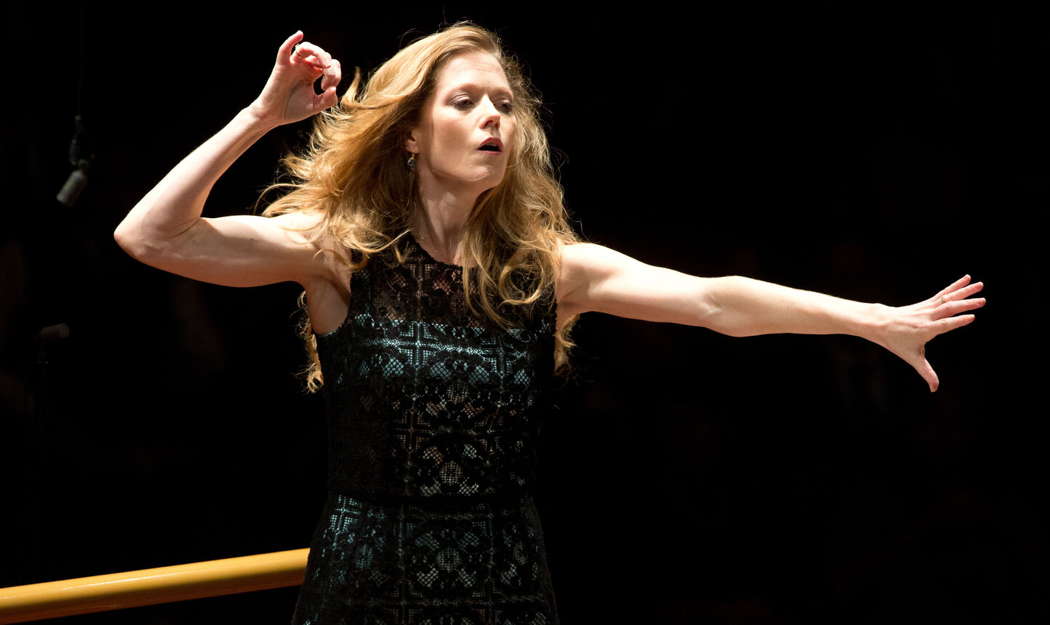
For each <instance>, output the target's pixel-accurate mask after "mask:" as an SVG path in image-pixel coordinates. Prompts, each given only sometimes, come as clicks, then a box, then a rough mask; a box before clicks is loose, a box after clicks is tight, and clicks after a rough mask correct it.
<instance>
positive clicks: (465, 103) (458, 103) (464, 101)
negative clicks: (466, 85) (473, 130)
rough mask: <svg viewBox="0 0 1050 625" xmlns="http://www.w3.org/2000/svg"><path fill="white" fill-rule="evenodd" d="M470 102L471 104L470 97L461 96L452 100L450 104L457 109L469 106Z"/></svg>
mask: <svg viewBox="0 0 1050 625" xmlns="http://www.w3.org/2000/svg"><path fill="white" fill-rule="evenodd" d="M470 104H471V100H470V98H461V99H459V100H455V101H454V102H452V106H454V107H456V108H458V109H461V108H465V107H466V106H469V105H470Z"/></svg>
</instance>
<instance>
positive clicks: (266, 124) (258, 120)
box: [238, 101, 280, 134]
mask: <svg viewBox="0 0 1050 625" xmlns="http://www.w3.org/2000/svg"><path fill="white" fill-rule="evenodd" d="M238 117H241V118H242V120H243V121H244V122H246V123H247V124H248V125H249V126H250V127H252V128H253V129H255V130H257V131H259V132H260V133H262V134H265V133H267V132H269V131H271V130H273V129H274V128H276V127H277V126H280V123H278V121H277V120H276V119H274V118H273V116H271V115H267V114H265V113H263V112H262V109H261V108H260V106H259V103H258V101H254V102H252V103H251V104H249V105H248V106H246V107H244V108H243V109H241V110H240V112H239V113H238Z"/></svg>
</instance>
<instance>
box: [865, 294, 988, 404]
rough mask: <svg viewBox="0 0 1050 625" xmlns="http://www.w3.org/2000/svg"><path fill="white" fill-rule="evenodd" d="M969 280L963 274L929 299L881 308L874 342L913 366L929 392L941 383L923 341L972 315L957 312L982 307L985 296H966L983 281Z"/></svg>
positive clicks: (968, 319) (963, 321)
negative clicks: (974, 297)
mask: <svg viewBox="0 0 1050 625" xmlns="http://www.w3.org/2000/svg"><path fill="white" fill-rule="evenodd" d="M969 283H970V276H969V275H965V276H963V277H962V278H960V279H959V280H956V281H955V283H953V284H951V285H950V286H948V287H947V288H945V289H944V290H942V291H941V292H940V293H938V294H936V295H934V296H933V297H931V298H930V299H928V300H925V301H922V302H919V303H918V304H912V305H910V306H900V307H892V306H891V307H883V313H884V315H885V317H884V318H883V319H882V323H880V324H879V329H878V330H877V334H876V337H875V342H876V343H878V344H879V345H882V346H883V347H885V348H886V349H888V350H890V351H891V352H893V353H894V354H897V355H898V356H900V357H901V358H902V359H904V361H905V362H906V363H908V364H909V365H911V366H912V367H914V368H915V370H916V371H918V372H919V375H921V376H922V378H923V379H924V380H926V383H927V384H929V385H930V392H931V393H932V392H935V391H936V390H937V387H938V386H939V385H940V381H939V380H938V379H937V373H936V372H934V370H933V367H931V366H930V362H929V361H928V360H926V343H927V342H929V341H930V340H931V339H932V338H933V337H935V336H937V335H938V334H943V333H945V332H948V331H950V330H954V329H956V328H959V327H962V326H964V325H967V324H969V323H972V322H973V320H974V318H975V317H974V315H972V314H970V315H960V314H959V313H961V312H963V311H966V310H974V309H977V308H980V307H981V306H984V304H985V298H983V297H979V298H976V299H967V298H969V297H970V296H971V295H973V294H975V293H977V292H978V291H980V290H981V289H982V288H984V283H983V282H975V283H973V284H969Z"/></svg>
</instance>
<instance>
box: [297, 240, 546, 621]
mask: <svg viewBox="0 0 1050 625" xmlns="http://www.w3.org/2000/svg"><path fill="white" fill-rule="evenodd" d="M399 244H400V245H403V249H404V251H405V253H406V255H407V257H406V259H405V262H404V263H402V264H398V263H397V262H396V259H395V256H394V253H393V250H392V249H388V250H386V251H385V252H383V253H381V254H377V255H375V256H373V257H372V258H371V259H370V260H369V263H368V265H367V266H366V267H365V268H363V269H361V270H359V271H357V272H354V274H353V277H352V278H351V285H350V286H351V288H350V307H349V311H348V313H347V317H346V320H345V321H344V322H343V324H342V325H341V326H340V327H339V328H337V329H336V330H333V331H332V332H329V333H326V334H321V335H317V349H318V356H319V357H320V360H321V368H322V372H323V373H324V376H325V386H324V391H323V392H324V394H325V400H326V403H327V413H328V435H329V440H328V490H329V497H328V501H327V503H326V506H325V509H324V512H323V513H322V518H321V521H320V523H319V524H318V527H317V531H316V532H315V534H314V537H313V540H312V543H311V551H310V558H309V561H308V564H307V571H306V580H305V581H304V584H303V587H302V590H301V592H300V595H299V601H298V604H297V606H296V611H295V615H294V617H293V621H292V622H293V623H295V624H300V623H301V624H306V623H310V624H320V623H371V624H377V625H378V624H408V623H413V624H431V625H438V624H441V625H451V624H455V625H473V624H478V625H488V624H497V623H498V624H500V625H517V624H526V623H527V624H529V625H548V624H552V623H557V622H558V616H557V608H556V605H555V597H554V592H553V588H552V585H551V579H550V572H549V569H548V566H547V559H546V549H545V546H544V540H543V531H542V527H541V523H540V519H539V516H538V514H537V511H536V507H535V503H534V501H533V498H532V492H533V491H532V489H533V487H534V483H535V475H536V462H537V441H538V437H539V434H540V429H541V426H542V422H543V419H544V418H545V417H546V416H547V413H548V411H549V409H550V407H551V406H550V403H551V395H550V392H551V382H552V369H553V364H554V328H555V314H556V309H555V306H554V301H553V293H551V292H548V293H546V294H545V297H544V298H543V299H542V300H541V301H540V302H538V303H537V304H536V305H534V306H533V307H531V308H525V307H518V308H515V309H513V315H514V316H513V317H512V319H513V321H514V322H515V326H516V327H513V328H511V329H509V330H508V329H503V328H500V327H499V326H498V325H496V324H495V323H493V322H491V321H490V320H488V319H487V318H484V317H482V318H478V317H474V316H472V314H471V313H470V311H469V309H467V307H466V302H465V301H464V296H463V282H462V278H463V276H462V274H463V270H462V268H461V267H458V266H456V265H450V264H447V263H442V262H439V261H437V260H435V259H433V258H432V257H431V256H430V255H429V254H427V252H426V251H425V250H424V249H423V248H422V246H420V245H419V243H418V242H417V241H416V240H415V239H414V238H412V235H411V234H409V235H406V237H405V238H404V239H403V240H402V241H400V242H399Z"/></svg>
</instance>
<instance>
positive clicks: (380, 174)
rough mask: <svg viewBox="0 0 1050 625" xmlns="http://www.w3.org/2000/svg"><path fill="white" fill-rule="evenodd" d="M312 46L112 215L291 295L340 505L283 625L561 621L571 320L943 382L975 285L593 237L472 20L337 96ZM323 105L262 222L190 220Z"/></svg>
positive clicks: (303, 47)
mask: <svg viewBox="0 0 1050 625" xmlns="http://www.w3.org/2000/svg"><path fill="white" fill-rule="evenodd" d="M302 40H303V35H302V33H301V32H297V33H295V34H294V35H292V36H291V37H289V38H288V39H287V40H286V41H285V42H284V43H283V44H282V45H281V46H280V48H279V50H278V53H277V60H276V63H275V65H274V68H273V72H272V74H271V76H270V78H269V81H268V82H267V84H266V86H265V87H264V89H263V91H262V93H261V94H260V95H259V96H258V98H256V100H255V101H254V102H252V104H251V105H250V106H248V107H247V108H245V109H244V110H242V111H241V112H240V113H238V114H237V116H236V117H235V118H234V120H233V121H232V122H231V123H230V124H229V125H227V126H226V127H225V128H224V129H222V130H221V131H220V132H219V133H218V134H217V135H215V136H214V137H212V138H211V139H209V140H208V141H206V142H205V143H204V144H203V145H201V146H200V147H199V148H197V149H196V150H195V151H194V152H193V153H191V154H190V155H189V156H188V157H187V158H186V159H184V160H183V161H182V162H180V163H179V164H178V165H177V166H176V167H175V168H174V169H173V170H172V171H171V172H170V173H169V174H168V175H167V176H166V177H165V178H164V179H163V180H162V181H161V182H160V183H158V185H157V186H156V187H155V188H154V189H152V190H151V191H150V192H149V193H148V194H147V195H146V196H145V197H144V198H143V199H142V200H141V201H140V202H139V203H138V204H137V205H136V206H135V207H134V208H133V209H132V210H131V211H130V213H129V214H128V216H127V217H126V218H125V220H124V221H123V222H122V223H121V224H120V226H119V227H118V228H117V230H116V232H115V233H114V236H115V238H116V240H117V241H118V243H119V244H120V245H121V247H123V248H124V249H125V250H126V251H128V253H130V254H131V255H132V256H134V257H135V258H136V259H138V260H140V261H142V262H144V263H147V264H150V265H152V266H154V267H158V268H160V269H164V270H167V271H171V272H173V273H177V274H180V275H184V276H187V277H191V278H194V279H198V280H203V281H206V282H212V283H216V284H224V285H230V286H258V285H263V284H271V283H275V282H282V281H295V282H298V283H299V284H300V285H302V287H303V289H304V298H303V305H304V307H305V308H306V311H307V323H306V324H304V326H303V328H302V331H303V336H304V339H305V340H306V343H307V347H308V351H309V353H310V355H311V361H312V364H311V366H310V368H309V369H308V371H307V372H306V377H307V386H308V388H310V389H311V390H313V389H316V388H320V387H321V385H322V383H323V388H324V391H325V397H326V400H327V406H328V413H329V481H328V487H329V498H328V501H327V504H326V507H325V511H324V513H323V515H322V518H321V521H320V523H319V525H318V528H317V531H316V533H315V535H314V537H313V541H312V543H311V552H310V560H309V562H308V565H307V571H306V580H305V582H304V584H303V587H302V590H301V593H300V596H299V602H298V604H297V607H296V611H295V615H294V618H293V622H295V623H336V622H339V623H344V622H354V623H357V622H362V623H363V622H382V623H407V622H432V623H436V622H457V623H460V622H463V623H556V622H558V614H557V607H556V602H555V597H554V592H553V588H552V586H551V583H550V574H549V570H548V567H547V561H546V554H545V548H544V544H543V531H542V527H541V524H540V520H539V518H538V516H537V515H536V510H535V506H534V504H533V500H532V498H531V494H530V493H531V490H530V489H531V487H532V484H533V482H534V479H535V478H534V470H535V453H534V452H535V442H536V438H537V436H538V434H539V429H540V425H541V423H542V418H543V415H544V409H545V407H546V405H547V399H548V398H547V396H546V393H547V391H548V390H549V388H550V384H551V381H552V376H553V375H554V373H555V372H556V371H557V370H563V369H565V368H566V367H567V366H568V359H567V352H568V349H569V347H571V342H570V341H569V339H568V331H569V328H570V327H571V325H572V323H573V322H574V321H575V320H576V319H577V318H578V317H579V315H580V314H582V313H584V312H589V311H599V312H605V313H609V314H614V315H619V316H623V317H630V318H635V319H643V320H650V321H663V322H675V323H681V324H687V325H694V326H703V327H707V328H710V329H712V330H715V331H717V332H721V333H723V334H727V335H730V336H751V335H756V334H767V333H774V332H792V333H803V334H832V333H843V334H853V335H856V336H861V337H864V338H867V339H869V340H871V341H873V342H875V343H877V344H879V345H882V346H883V347H885V348H886V349H889V350H890V351H892V352H893V353H895V354H897V355H898V356H900V357H901V358H903V359H904V360H905V361H906V362H908V363H909V364H911V365H912V366H913V367H914V368H915V369H916V370H917V371H918V372H919V374H920V375H921V376H922V377H923V379H925V380H926V382H927V383H928V384H929V387H930V390H931V391H935V390H936V389H937V386H938V379H937V376H936V374H935V373H934V371H933V369H932V367H930V365H929V363H928V362H927V361H926V359H925V357H924V348H925V344H926V343H927V342H928V341H929V340H930V339H932V338H933V337H934V336H936V335H938V334H941V333H943V332H947V331H949V330H952V329H955V328H957V327H960V326H962V325H965V324H967V323H970V322H971V321H973V318H974V316H973V315H972V314H965V315H963V314H959V313H963V312H966V311H971V310H974V309H976V308H978V307H980V306H982V305H983V304H984V303H985V302H984V299H981V298H971V296H973V295H974V294H976V293H977V292H978V291H980V290H981V288H982V285H981V283H975V284H970V279H969V276H964V277H963V278H961V279H960V280H958V281H956V282H955V283H953V284H951V285H949V286H948V287H946V288H945V289H943V290H942V291H940V292H939V293H937V294H936V295H935V296H933V297H931V298H930V299H928V300H926V301H923V302H920V303H918V304H914V305H911V306H905V307H900V308H894V307H888V306H883V305H880V304H864V303H859V302H852V301H848V300H843V299H838V298H834V297H830V296H827V295H821V294H819V293H813V292H807V291H801V290H796V289H791V288H786V287H782V286H778V285H774V284H770V283H766V282H761V281H757V280H751V279H748V278H743V277H739V276H729V277H723V278H700V277H695V276H689V275H686V274H683V273H680V272H677V271H674V270H671V269H666V268H661V267H654V266H650V265H646V264H644V263H641V262H638V261H636V260H634V259H632V258H629V257H627V256H625V255H623V254H621V253H619V252H616V251H614V250H611V249H609V248H606V247H603V246H600V245H594V244H590V243H585V242H581V241H579V239H578V238H577V237H576V236H575V234H574V233H573V232H572V229H571V228H570V227H569V226H568V224H567V219H566V213H565V209H564V206H563V205H562V202H561V189H560V186H559V185H558V183H557V182H556V181H555V179H554V178H553V176H552V174H551V170H550V163H549V153H548V147H547V143H546V139H545V136H544V134H543V131H542V128H541V126H540V125H539V123H538V121H537V114H536V110H537V106H538V100H537V99H536V98H535V97H534V96H533V95H532V93H531V91H530V89H529V87H528V85H527V83H526V81H525V79H524V78H523V77H522V75H521V72H520V69H519V67H518V65H517V64H516V63H515V62H514V60H513V59H511V58H509V57H508V56H507V55H505V54H504V52H503V51H502V50H501V48H500V46H499V42H498V40H497V39H496V37H495V36H494V35H493V34H492V33H489V32H488V31H485V30H484V29H480V28H478V27H475V26H472V25H470V24H467V23H460V24H457V25H455V26H453V27H450V28H447V29H444V30H442V31H439V32H437V33H435V34H433V35H431V36H429V37H426V38H423V39H421V40H419V41H416V42H414V43H413V44H411V45H409V46H408V47H406V48H404V49H403V50H401V51H400V52H399V53H398V54H397V55H395V56H394V57H393V58H391V59H390V60H389V61H387V62H386V63H384V64H383V66H381V67H380V68H379V69H378V70H376V72H375V73H374V75H373V76H372V77H371V78H370V79H369V81H368V84H367V85H366V86H365V88H364V90H363V91H362V92H361V94H360V96H358V87H359V85H360V74H359V73H357V74H356V75H355V78H354V81H353V83H352V84H351V86H350V89H349V90H348V92H347V93H346V94H344V96H343V97H342V98H341V99H339V98H338V97H337V94H336V87H337V85H338V84H339V80H340V77H341V67H340V64H339V62H338V61H337V60H335V59H332V58H331V56H330V55H329V54H328V53H327V52H325V51H324V50H323V49H321V48H319V47H317V46H315V45H312V44H310V43H306V42H304V41H302ZM317 79H320V80H321V84H320V88H321V91H322V93H320V94H316V93H315V92H314V86H313V85H314V83H315V82H316V80H317ZM337 103H338V104H339V106H338V107H336V104H337ZM333 107H335V108H333ZM329 109H332V110H329ZM318 113H321V115H319V116H318V117H317V118H316V125H315V129H314V134H313V137H312V140H311V142H310V146H309V148H308V150H307V153H306V154H305V155H303V156H289V157H288V158H286V159H285V164H286V166H287V167H288V169H289V170H290V171H291V173H292V174H293V175H294V176H295V178H296V181H295V182H294V183H291V184H290V185H286V186H291V187H292V189H293V190H292V192H290V193H288V194H286V195H285V196H284V197H282V198H281V199H279V200H278V201H276V202H274V203H273V204H272V205H271V206H270V207H268V208H267V210H266V211H265V213H264V216H261V217H259V216H232V217H222V218H216V219H209V218H204V217H202V216H201V213H202V209H203V205H204V202H205V200H206V198H207V196H208V192H209V191H210V189H211V186H212V185H213V184H214V183H215V181H216V180H217V179H218V178H219V176H220V175H222V173H223V172H224V171H225V170H226V168H228V167H229V166H230V164H231V163H232V162H233V161H234V160H236V158H237V157H238V156H240V154H242V153H243V152H244V151H245V150H246V149H247V148H248V147H249V146H250V145H251V144H252V143H254V141H255V140H257V139H258V138H259V137H261V136H262V135H263V134H265V133H266V132H267V131H269V130H270V129H272V128H274V127H276V126H278V125H281V124H286V123H292V122H295V121H299V120H302V119H305V118H307V117H310V116H312V115H316V114H318ZM277 186H282V185H277Z"/></svg>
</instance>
